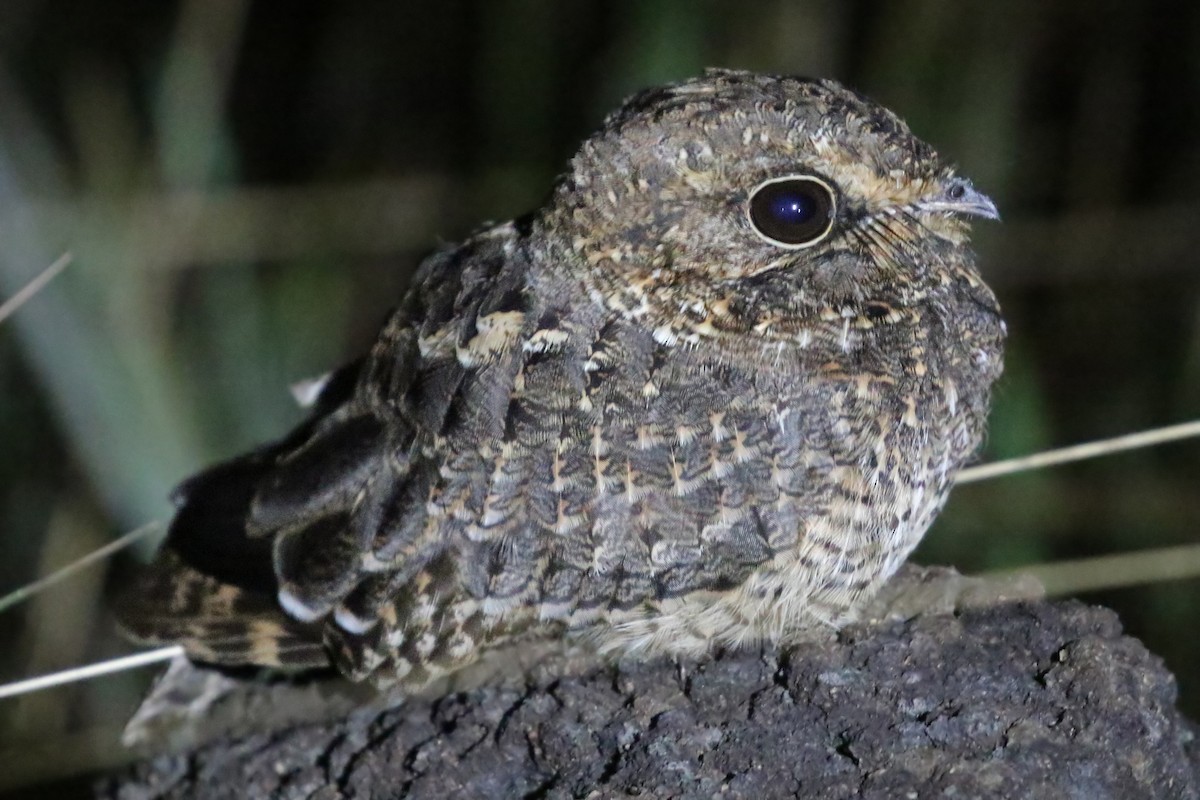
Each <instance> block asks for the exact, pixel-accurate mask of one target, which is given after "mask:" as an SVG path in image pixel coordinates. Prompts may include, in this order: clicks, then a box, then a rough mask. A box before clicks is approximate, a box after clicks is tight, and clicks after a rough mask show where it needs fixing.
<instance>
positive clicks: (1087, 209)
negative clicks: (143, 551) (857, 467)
mask: <svg viewBox="0 0 1200 800" xmlns="http://www.w3.org/2000/svg"><path fill="white" fill-rule="evenodd" d="M1198 23H1200V8H1198V7H1195V6H1193V5H1190V4H1185V3H1181V2H1166V1H1165V0H1154V1H1152V2H1147V3H1142V4H1130V3H1116V2H1084V0H1069V1H1064V2H1058V3H1053V4H1051V3H1042V2H1038V1H1037V0H1019V1H1017V2H1011V3H1005V4H997V3H992V4H975V3H971V4H968V3H953V2H950V0H928V1H926V0H893V2H882V0H876V1H874V2H872V1H869V0H854V2H836V1H835V0H828V1H827V2H790V1H789V0H775V1H774V2H754V3H738V4H733V3H728V4H722V3H715V2H684V1H683V0H655V1H653V2H633V0H623V1H622V2H607V3H606V2H599V1H598V0H588V1H586V2H577V3H569V4H568V3H553V2H548V0H547V1H545V2H535V1H534V0H523V1H518V0H492V2H475V1H473V0H453V1H452V2H446V3H439V4H433V3H429V4H414V3H395V4H383V3H367V4H325V3H316V2H297V1H293V2H287V3H283V2H256V1H254V0H177V1H175V2H149V1H148V0H114V2H109V3H104V4H91V5H88V4H78V3H69V2H66V1H65V0H10V1H9V2H8V3H6V4H5V9H4V22H3V23H2V24H0V296H7V295H9V294H11V293H13V292H14V291H16V290H17V288H19V287H20V286H21V285H22V284H23V283H24V282H25V281H26V280H28V279H29V278H30V277H32V275H34V274H36V272H37V271H38V270H39V269H40V268H42V267H44V266H45V265H47V264H49V263H50V262H51V261H52V260H53V259H54V258H55V257H57V256H58V255H59V254H60V253H61V252H62V251H63V250H65V249H70V250H71V251H72V252H73V253H74V255H75V259H76V261H75V263H74V264H73V265H72V266H71V267H70V268H69V270H68V273H67V274H65V275H64V276H62V277H61V278H59V279H58V280H57V281H56V282H55V283H54V284H53V285H52V286H51V287H50V288H48V289H47V290H46V291H45V292H43V293H42V294H41V295H40V296H38V297H37V298H36V299H35V300H34V301H33V302H31V303H30V304H29V305H28V306H27V307H25V308H23V309H22V310H21V311H20V312H19V314H18V315H17V316H16V317H14V318H13V319H12V320H11V321H10V322H9V323H8V324H6V325H5V326H4V327H3V328H0V384H2V385H3V388H4V391H3V393H2V394H0V443H3V450H2V451H0V592H3V590H4V589H6V588H8V587H15V586H16V585H19V584H20V583H22V582H24V581H27V580H29V579H31V578H32V577H34V576H35V575H37V574H40V573H43V572H45V571H46V570H47V569H49V568H51V567H52V566H53V565H55V564H58V563H61V561H62V557H63V554H64V553H65V552H74V551H75V550H76V549H78V548H76V547H74V546H69V545H68V544H66V543H68V542H72V541H76V540H78V541H80V542H88V543H91V545H93V546H94V544H96V543H99V542H102V541H104V540H106V539H108V538H111V537H112V536H113V535H116V534H117V533H119V532H120V531H122V530H124V529H128V528H131V527H133V526H136V525H138V524H140V523H142V522H144V521H146V520H147V519H149V518H153V517H159V518H162V517H163V516H164V515H166V514H168V513H169V507H168V505H167V503H166V499H165V498H166V496H167V493H168V491H169V489H170V487H171V486H172V485H173V484H174V483H175V482H177V481H178V480H179V479H181V478H183V477H185V476H186V475H187V474H188V473H189V472H191V471H193V470H195V469H197V468H199V467H201V466H203V465H204V464H206V463H208V462H210V461H211V460H213V459H215V458H220V457H224V456H228V455H231V454H233V453H235V452H237V451H239V450H242V449H244V448H246V447H249V446H252V445H254V444H256V443H258V442H261V441H264V440H266V439H269V438H271V437H272V436H275V435H278V434H279V433H281V432H282V431H284V430H286V429H287V428H288V426H289V425H290V424H292V423H293V422H294V421H295V420H296V419H298V418H299V415H300V414H299V412H298V411H297V410H296V408H295V407H294V404H293V402H292V400H291V398H290V396H289V394H288V391H287V386H288V384H289V383H291V382H294V381H296V380H299V379H302V378H305V377H309V376H313V375H316V374H320V373H322V372H324V371H325V370H327V369H329V368H330V367H332V366H335V365H336V364H337V363H339V362H340V361H343V360H345V359H347V358H349V357H352V356H353V355H354V354H355V353H357V352H358V351H360V350H361V349H362V348H363V347H365V345H366V343H367V342H369V341H370V338H371V336H372V335H373V333H374V331H375V329H376V327H377V325H378V324H379V322H380V321H381V320H382V318H383V316H384V314H385V313H386V311H387V308H388V307H389V306H390V305H392V304H393V303H395V302H396V301H397V300H398V298H399V296H400V293H401V292H402V291H403V287H404V284H405V281H406V279H407V276H408V275H409V274H410V273H411V271H412V269H413V267H414V266H415V265H416V264H417V263H418V261H419V259H420V257H421V255H422V254H423V253H424V252H426V251H428V250H429V249H431V248H432V247H433V246H435V245H436V244H437V243H438V242H439V241H445V240H453V239H455V238H457V237H459V236H461V235H463V234H464V233H466V232H467V231H469V230H470V228H471V227H473V226H474V225H475V224H477V223H479V222H481V221H483V220H486V219H503V218H508V217H512V216H515V215H517V214H520V213H521V212H523V211H525V210H526V209H527V208H529V207H530V206H533V205H536V204H537V203H538V202H539V201H540V199H541V198H542V197H543V196H544V195H545V193H546V192H547V190H548V188H549V184H550V181H551V180H552V178H553V176H554V175H555V173H556V172H557V170H559V169H560V168H561V165H562V164H563V162H564V160H565V159H566V158H567V157H568V156H569V155H570V153H571V152H572V150H573V149H574V147H575V145H576V143H577V142H578V141H579V139H580V138H581V137H582V136H585V135H586V134H587V133H588V131H589V130H590V129H592V128H593V127H594V126H595V125H596V124H597V123H598V122H599V120H600V119H601V117H602V115H603V114H604V113H605V112H606V111H607V110H609V109H611V108H612V107H613V106H614V105H615V104H616V103H618V102H619V101H620V99H621V98H622V97H624V96H626V95H627V94H629V93H630V92H632V91H634V90H636V89H638V88H640V87H643V86H646V85H650V84H654V83H660V82H663V81H670V80H675V79H680V78H684V77H687V76H689V75H692V74H694V73H696V72H697V71H698V70H700V69H701V68H703V67H704V66H734V67H745V68H751V69H757V70H764V71H773V72H783V73H800V74H809V75H827V76H830V77H836V78H838V79H840V80H843V81H845V82H848V83H850V84H851V85H854V86H855V87H857V88H859V89H861V90H862V91H864V92H866V93H867V94H869V95H872V96H874V97H876V98H877V99H879V100H880V101H882V102H884V103H886V104H887V105H889V106H890V107H892V108H893V109H895V110H896V111H897V112H898V113H900V114H901V115H902V116H904V117H905V118H906V119H907V120H908V121H909V123H910V124H911V125H912V127H913V128H914V129H915V130H916V131H917V132H918V133H919V134H920V135H921V136H923V137H924V138H926V139H928V140H929V141H931V142H933V143H934V144H935V145H936V146H937V147H938V149H939V150H940V151H941V152H942V153H944V154H945V155H947V156H948V157H950V158H951V159H953V160H955V161H957V162H958V163H959V164H960V166H961V169H962V171H963V172H964V173H965V174H967V175H970V176H972V177H973V178H974V179H975V182H976V184H977V185H978V186H980V187H981V188H983V189H984V190H986V191H988V192H989V193H990V194H992V195H993V196H994V197H995V198H996V199H997V200H998V202H999V204H1000V207H1001V209H1002V210H1003V212H1004V217H1005V224H1003V225H1001V226H986V227H982V228H981V229H980V231H979V235H978V242H979V249H980V251H981V255H982V260H983V263H984V269H985V272H986V274H987V276H988V278H989V280H990V281H991V282H992V284H993V285H994V286H995V287H996V289H997V292H998V294H999V295H1000V297H1001V300H1002V303H1003V304H1004V306H1005V309H1006V312H1007V316H1008V318H1009V323H1010V331H1011V334H1012V339H1011V349H1010V352H1009V356H1008V372H1007V376H1006V378H1005V380H1004V382H1003V383H1002V385H1001V386H1000V389H999V391H998V394H997V398H996V409H995V413H994V416H993V421H992V425H991V432H990V436H989V439H988V443H987V449H986V453H985V455H984V458H985V459H990V458H998V457H1005V456H1011V455H1018V454H1024V453H1028V452H1032V451H1036V450H1039V449H1044V448H1047V447H1051V446H1055V445H1061V444H1067V443H1073V442H1077V441H1083V440H1088V439H1093V438H1099V437H1103V436H1109V435H1116V434H1119V433H1123V432H1127V431H1132V430H1138V429H1141V428H1147V427H1152V426H1155V425H1160V424H1165V423H1168V422H1173V421H1178V420H1182V419H1187V418H1194V417H1197V416H1200V303H1198V302H1197V300H1198V298H1200V268H1198V266H1197V256H1196V253H1195V251H1196V248H1197V245H1200V226H1197V225H1196V224H1195V219H1196V217H1197V214H1200V197H1198V196H1197V193H1196V188H1195V187H1196V186H1198V185H1200V125H1197V122H1200V119H1198V116H1200V57H1197V55H1196V54H1197V53H1200V25H1198ZM1198 475H1200V446H1198V445H1195V444H1191V445H1175V446H1170V447H1164V448H1160V449H1157V450H1154V451H1148V452H1142V453H1137V454H1130V455H1124V456H1118V457H1113V458H1111V459H1109V460H1105V461H1100V462H1096V463H1092V464H1086V465H1079V466H1076V467H1069V468H1062V469H1058V470H1054V471H1051V472H1045V473H1039V474H1035V475H1028V476H1022V477H1015V478H1006V479H1001V480H997V481H994V482H990V483H986V484H979V485H975V486H970V487H963V489H962V490H960V491H959V492H957V493H956V494H955V496H954V497H953V498H952V500H951V502H950V504H949V507H948V508H947V511H946V513H945V514H944V515H943V517H942V518H941V519H940V520H939V522H938V523H937V524H936V525H935V527H934V529H933V530H932V531H931V533H930V535H929V536H928V538H927V540H926V543H925V544H924V545H922V548H921V550H920V552H919V554H918V557H919V558H920V559H921V560H924V561H927V562H948V563H952V564H955V565H956V566H958V567H959V568H961V569H963V570H965V571H980V570H987V569H992V568H998V567H1014V566H1020V565H1022V564H1029V563H1034V562H1039V561H1050V560H1055V559H1062V558H1068V557H1080V556H1086V555H1096V554H1103V553H1113V552H1122V551H1127V550H1137V549H1143V548H1150V547H1154V546H1157V545H1166V544H1178V543H1184V542H1190V541H1195V539H1196V532H1197V530H1200V493H1198V492H1197V491H1196V485H1197V476H1198ZM85 549H86V548H85ZM121 568H122V566H121V564H117V565H116V566H114V567H113V569H114V570H115V571H114V572H113V573H112V574H113V575H115V576H117V577H111V576H110V582H111V581H112V580H119V576H120V574H121V573H120V570H121ZM101 589H102V582H101V581H97V580H92V581H90V582H88V581H82V582H73V583H71V584H66V585H64V586H62V587H59V588H57V589H55V593H56V594H55V596H54V599H53V602H51V603H50V604H49V605H42V606H40V607H34V606H30V607H28V608H26V609H23V610H22V611H20V612H13V613H9V614H6V615H3V616H0V677H5V678H8V677H16V676H20V675H25V674H30V673H36V672H41V671H46V670H48V669H52V668H58V667H61V666H66V665H69V664H74V663H82V662H84V661H87V660H91V659H94V658H97V657H99V656H102V655H104V654H110V653H114V652H120V651H121V650H122V647H123V645H122V644H121V643H120V642H118V641H117V640H116V639H115V638H114V637H113V635H112V633H111V623H110V621H109V620H108V619H107V618H106V617H105V615H104V614H102V613H97V610H98V609H102V608H103V604H104V600H103V597H102V596H98V594H99V593H101ZM1087 599H1091V600H1099V601H1103V602H1105V603H1108V604H1111V605H1113V606H1115V607H1116V608H1118V610H1119V611H1120V612H1121V614H1122V617H1123V619H1124V621H1125V623H1126V625H1127V626H1128V628H1129V630H1130V631H1131V632H1132V633H1134V634H1135V635H1138V636H1141V637H1143V638H1144V639H1145V640H1146V641H1147V643H1148V644H1149V645H1150V646H1151V648H1152V649H1154V650H1156V651H1157V652H1159V653H1160V654H1162V655H1163V656H1164V657H1165V658H1166V659H1167V661H1168V663H1169V665H1170V666H1171V667H1172V668H1173V669H1174V670H1175V672H1176V673H1177V675H1178V676H1179V679H1180V682H1181V684H1182V686H1183V697H1184V704H1185V706H1186V707H1187V708H1188V709H1190V710H1191V712H1192V713H1193V714H1196V713H1197V712H1200V669H1197V667H1196V663H1197V660H1196V657H1197V655H1198V654H1197V652H1196V646H1197V645H1196V644H1195V637H1190V636H1180V635H1179V632H1180V631H1187V630H1189V629H1190V624H1191V622H1192V620H1193V618H1194V617H1195V616H1196V614H1197V610H1198V609H1200V580H1196V579H1192V580H1187V581H1178V582H1174V583H1170V584H1160V585H1155V586H1152V587H1146V588H1136V589H1125V590H1121V591H1113V592H1108V593H1103V594H1101V595H1097V596H1092V597H1089V598H1087ZM85 609H86V615H85V614H84V611H83V610H85ZM76 610H79V611H78V612H77V611H76ZM80 618H85V619H86V620H88V625H87V626H84V630H82V631H81V630H80V626H78V625H67V624H66V623H67V621H70V620H77V619H80ZM55 620H59V621H61V625H62V627H63V628H64V629H69V630H71V631H72V632H73V633H72V636H71V637H69V640H67V641H62V637H58V636H55V633H54V632H55V630H57V629H58V626H59V624H60V623H59V622H56V621H55ZM142 680H144V678H140V677H133V676H131V677H126V678H123V679H112V680H109V681H106V682H104V683H103V684H102V685H97V686H94V687H82V688H75V689H72V690H67V691H64V692H59V693H55V694H54V695H52V696H48V697H50V699H38V700H32V699H31V700H28V701H22V702H21V703H7V704H5V705H3V706H2V707H0V737H4V738H5V739H6V740H7V742H8V744H7V745H6V744H4V743H3V741H0V757H3V754H4V753H6V754H7V755H8V756H9V757H10V758H13V759H20V760H22V761H28V762H30V763H33V762H36V760H37V759H36V758H34V757H33V756H30V755H28V754H30V753H34V752H35V751H36V746H37V743H38V742H42V743H45V742H50V743H52V745H53V743H59V744H60V745H61V743H62V742H64V741H70V742H73V743H75V742H83V743H84V744H81V745H79V747H80V748H82V749H83V750H88V749H89V748H92V749H97V750H98V751H104V749H105V745H104V744H103V742H102V740H103V737H106V736H107V737H109V738H110V739H111V737H112V736H114V731H115V730H116V727H117V726H119V725H120V724H121V722H122V719H121V715H122V714H123V713H125V711H126V710H127V709H128V708H129V707H130V706H131V704H132V703H133V702H135V699H136V696H137V694H138V692H139V691H140V688H141V685H142ZM55 709H57V710H55ZM67 709H69V710H67ZM35 720H41V722H40V723H35V722H34V721H35ZM47 720H50V721H52V724H51V723H50V722H47ZM92 729H96V732H94V733H91V734H89V733H87V731H89V730H92ZM80 731H83V733H80ZM89 736H90V738H89ZM98 742H99V743H98ZM88 743H90V744H88ZM13 754H16V755H13ZM6 763H7V762H6ZM28 769H29V770H30V772H29V774H34V773H36V771H37V770H36V769H34V768H32V767H29V768H28ZM63 769H64V770H66V769H67V768H66V767H64V768H63ZM49 774H54V771H53V769H51V770H50V773H49Z"/></svg>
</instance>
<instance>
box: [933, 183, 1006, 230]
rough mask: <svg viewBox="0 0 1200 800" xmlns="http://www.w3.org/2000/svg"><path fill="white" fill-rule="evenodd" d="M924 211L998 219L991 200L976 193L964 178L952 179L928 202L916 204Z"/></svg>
mask: <svg viewBox="0 0 1200 800" xmlns="http://www.w3.org/2000/svg"><path fill="white" fill-rule="evenodd" d="M917 206H918V207H919V208H921V209H922V210H924V211H945V212H949V213H951V214H965V215H967V216H971V217H983V218H984V219H995V220H998V219H1000V211H999V210H998V209H997V208H996V204H995V203H993V202H992V198H990V197H988V196H987V195H986V194H984V193H983V192H981V191H978V190H977V189H976V188H975V187H974V186H972V185H971V182H970V181H969V180H967V179H966V178H953V179H951V180H949V181H947V182H946V186H945V188H944V189H943V190H942V191H941V192H940V193H939V194H937V195H936V196H934V197H933V198H931V199H929V200H923V201H921V202H920V203H917Z"/></svg>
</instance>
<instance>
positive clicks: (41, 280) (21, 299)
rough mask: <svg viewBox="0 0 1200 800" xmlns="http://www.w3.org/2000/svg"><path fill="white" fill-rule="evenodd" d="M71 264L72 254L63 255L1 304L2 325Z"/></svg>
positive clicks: (0, 320) (0, 317)
mask: <svg viewBox="0 0 1200 800" xmlns="http://www.w3.org/2000/svg"><path fill="white" fill-rule="evenodd" d="M70 263H71V254H70V253H63V254H62V255H61V256H59V257H58V259H57V260H56V261H55V262H54V263H53V264H51V265H50V266H48V267H46V268H45V269H44V270H42V271H41V272H40V273H39V274H38V276H37V277H36V278H34V279H33V280H31V281H30V282H29V283H27V284H25V285H24V286H23V287H21V290H20V291H19V292H17V293H16V294H14V295H13V296H12V297H10V298H8V299H7V300H5V301H4V302H3V303H0V323H3V322H4V320H6V319H8V318H9V317H11V316H12V315H13V314H14V313H15V312H16V310H17V309H18V308H20V307H21V306H23V305H25V303H27V302H29V300H30V298H32V297H33V296H34V295H35V294H37V293H38V292H40V291H41V290H42V287H44V286H45V285H46V284H47V283H49V282H50V281H52V280H54V277H55V276H56V275H58V273H60V272H62V271H63V270H64V269H66V268H67V265H68V264H70Z"/></svg>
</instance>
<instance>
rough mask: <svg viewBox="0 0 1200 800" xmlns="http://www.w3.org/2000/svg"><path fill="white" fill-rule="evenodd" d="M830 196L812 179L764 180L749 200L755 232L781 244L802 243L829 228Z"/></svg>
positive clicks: (831, 206) (821, 234)
mask: <svg viewBox="0 0 1200 800" xmlns="http://www.w3.org/2000/svg"><path fill="white" fill-rule="evenodd" d="M832 210H833V198H831V197H830V196H829V190H828V189H826V188H825V187H824V186H823V185H821V184H820V183H818V182H816V181H812V180H805V179H802V178H798V179H796V180H787V181H776V182H775V183H768V184H767V185H766V186H763V187H762V188H761V189H759V190H758V191H757V192H755V194H754V197H752V198H751V199H750V221H751V222H753V223H754V227H756V228H758V231H759V233H761V234H762V235H763V236H766V237H767V238H768V239H774V240H775V241H777V242H780V243H782V244H804V243H806V242H811V241H813V240H814V239H817V238H819V237H821V236H823V235H824V234H825V231H826V230H828V229H829V223H830V217H831V213H832Z"/></svg>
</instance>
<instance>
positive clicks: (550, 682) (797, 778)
mask: <svg viewBox="0 0 1200 800" xmlns="http://www.w3.org/2000/svg"><path fill="white" fill-rule="evenodd" d="M1174 704H1175V683H1174V679H1173V678H1172V677H1171V675H1170V674H1169V673H1168V672H1167V671H1166V670H1165V669H1164V668H1163V665H1162V664H1161V662H1160V661H1159V659H1158V658H1156V657H1155V656H1153V655H1152V654H1150V653H1148V652H1147V651H1146V649H1145V648H1144V647H1143V646H1142V645H1141V643H1139V642H1138V641H1136V640H1134V639H1132V638H1129V637H1127V636H1124V635H1122V633H1121V627H1120V624H1119V623H1118V621H1117V618H1116V616H1115V615H1114V614H1113V613H1111V612H1109V611H1107V610H1104V609H1100V608H1092V607H1088V606H1085V605H1082V604H1080V603H1077V602H1062V603H1048V602H1033V603H1024V604H1007V605H1001V606H996V607H993V608H984V609H978V610H967V611H961V612H959V613H957V614H954V615H943V616H918V617H916V618H913V619H911V620H907V621H898V622H892V623H885V624H882V625H876V626H859V627H854V628H850V629H847V630H845V631H843V632H842V633H841V635H840V636H839V637H838V638H837V639H836V640H830V641H824V642H814V643H811V644H805V645H800V646H797V647H794V648H791V649H790V650H787V651H782V652H779V651H773V650H771V651H763V652H757V651H756V652H752V653H736V654H735V653H727V654H721V655H718V656H716V657H715V658H713V659H712V660H710V661H708V662H705V663H703V664H697V665H691V666H687V667H680V666H677V665H675V664H672V663H662V662H658V663H649V664H635V665H623V666H620V667H615V666H609V667H603V668H598V669H595V670H593V671H591V672H588V673H584V674H582V675H572V676H565V677H558V678H556V677H554V676H552V675H538V674H536V673H535V674H533V675H532V676H531V677H530V678H529V679H528V682H527V683H526V684H525V685H524V686H518V687H516V688H508V687H502V686H492V687H486V686H485V687H483V688H480V689H476V690H473V691H469V692H462V693H457V694H450V695H447V696H445V697H442V698H440V699H436V700H431V701H415V700H412V701H409V702H407V703H406V704H405V705H404V706H403V707H400V708H396V709H392V710H390V711H385V712H370V713H360V714H358V715H355V716H352V717H350V718H349V719H347V720H342V721H341V722H338V723H331V724H324V725H308V726H301V727H296V728H293V729H290V730H286V731H283V732H277V733H271V734H260V735H253V736H249V737H247V738H243V739H239V740H234V741H224V740H222V741H218V742H215V743H211V744H208V745H205V746H203V747H201V748H199V749H198V750H196V751H194V752H192V753H190V754H188V755H181V756H161V757H159V758H157V759H155V760H152V761H150V762H147V763H143V764H141V765H139V766H137V767H135V768H133V769H132V770H131V771H130V772H128V773H127V774H125V775H123V776H120V777H119V778H112V779H109V780H107V781H106V782H105V784H104V785H103V786H101V787H100V790H99V791H100V796H102V797H110V798H121V800H135V799H140V798H152V797H153V798H159V797H165V798H175V797H229V798H233V797H256V798H314V799H317V800H326V799H329V800H332V798H342V797H347V798H402V797H406V798H449V797H464V798H466V797H471V798H474V797H480V798H483V797H486V798H505V797H530V798H568V797H593V798H597V797H620V796H630V795H641V796H645V797H655V798H668V797H677V798H711V797H723V798H740V797H747V798H755V800H763V798H774V797H819V798H848V797H866V798H904V797H912V798H917V797H921V798H926V797H958V798H990V797H1004V798H1017V797H1019V798H1082V799H1084V800H1101V799H1102V798H1141V797H1155V798H1159V797H1162V798H1200V753H1198V752H1197V748H1196V746H1195V744H1194V743H1193V742H1192V736H1191V732H1190V731H1191V728H1190V726H1189V724H1188V723H1187V722H1186V720H1184V719H1182V718H1181V716H1180V715H1179V714H1178V712H1177V711H1176V710H1175V708H1174Z"/></svg>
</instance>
